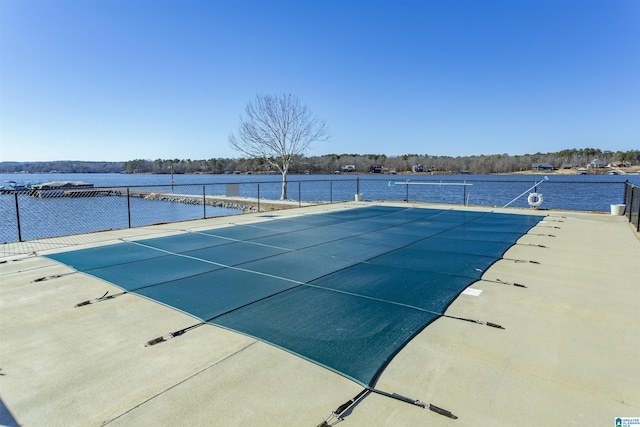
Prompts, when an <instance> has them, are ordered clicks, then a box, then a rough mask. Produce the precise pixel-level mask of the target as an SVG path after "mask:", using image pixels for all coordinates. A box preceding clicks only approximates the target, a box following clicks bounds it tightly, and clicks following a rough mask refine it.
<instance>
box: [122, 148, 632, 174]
mask: <svg viewBox="0 0 640 427" xmlns="http://www.w3.org/2000/svg"><path fill="white" fill-rule="evenodd" d="M595 159H600V160H601V161H602V162H603V163H604V164H626V165H629V166H637V165H640V150H631V151H616V152H613V151H606V150H605V151H603V150H599V149H595V148H584V149H569V150H562V151H559V152H557V153H536V154H525V155H521V156H511V155H508V154H492V155H478V156H466V157H450V156H430V155H428V154H424V155H422V154H405V155H402V156H386V155H384V154H326V155H322V156H309V157H301V158H300V159H298V162H297V163H296V164H295V165H292V166H291V173H307V172H308V173H314V174H332V173H334V172H336V171H340V172H342V171H344V170H346V169H347V168H346V167H347V166H349V165H352V166H354V168H353V172H357V173H366V172H370V171H371V170H373V169H374V168H375V169H376V170H381V171H384V172H391V171H395V172H397V173H404V172H410V171H412V168H413V166H415V165H423V166H424V167H425V169H424V170H425V171H431V172H434V173H456V174H457V173H464V172H468V173H472V174H491V173H512V172H524V171H530V170H532V166H533V165H534V164H536V163H549V164H551V165H552V166H553V167H555V168H557V169H560V168H562V167H563V166H565V167H568V166H570V167H572V168H579V167H586V166H587V165H588V164H589V163H590V162H592V161H593V160H595ZM377 167H380V168H377ZM171 168H173V172H174V173H178V174H182V173H234V172H241V173H246V172H252V173H267V172H270V171H271V172H275V171H274V170H273V168H272V166H271V165H270V164H269V163H268V162H266V161H264V160H262V159H256V158H249V159H247V158H238V159H223V158H214V159H209V160H190V159H187V160H180V159H174V160H162V159H157V160H154V161H150V160H141V159H138V160H131V161H128V162H124V165H123V170H124V171H125V172H126V173H171ZM348 169H351V168H348Z"/></svg>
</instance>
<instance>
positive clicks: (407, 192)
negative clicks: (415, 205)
mask: <svg viewBox="0 0 640 427" xmlns="http://www.w3.org/2000/svg"><path fill="white" fill-rule="evenodd" d="M406 182H407V185H405V190H404V191H405V193H404V194H405V196H404V201H405V202H407V203H409V180H407V181H406Z"/></svg>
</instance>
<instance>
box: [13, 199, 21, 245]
mask: <svg viewBox="0 0 640 427" xmlns="http://www.w3.org/2000/svg"><path fill="white" fill-rule="evenodd" d="M13 195H14V197H15V199H16V222H17V223H18V242H22V230H21V229H20V207H19V206H18V192H17V191H16V192H14V193H13Z"/></svg>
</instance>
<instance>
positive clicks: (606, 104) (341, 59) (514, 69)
mask: <svg viewBox="0 0 640 427" xmlns="http://www.w3.org/2000/svg"><path fill="white" fill-rule="evenodd" d="M256 93H263V94H277V93H292V94H295V95H297V96H298V97H299V98H300V99H301V100H302V102H304V103H305V104H307V106H308V107H309V108H310V109H311V110H312V111H313V112H314V113H316V115H318V116H319V117H321V118H323V119H324V120H326V122H327V124H328V125H329V128H330V130H331V134H332V138H331V140H330V141H328V142H322V143H318V144H315V145H314V146H313V147H312V149H311V150H310V151H309V152H308V154H309V155H321V154H330V153H336V154H341V153H358V154H366V153H376V154H387V155H401V154H409V153H416V154H429V155H449V156H466V155H479V154H498V153H508V154H511V155H518V154H527V153H536V152H552V151H559V150H562V149H565V148H584V147H594V148H601V149H603V150H611V151H618V150H621V151H628V150H634V149H640V1H639V0H417V1H409V0H395V1H358V0H351V1H350V0H322V1H321V0H298V1H278V0H269V1H246V0H228V1H227V0H210V1H196V0H184V1H178V0H170V1H163V0H154V1H150V0H110V1H107V0H0V161H9V160H13V161H44V160H67V159H69V160H96V161H98V160H106V161H119V160H131V159H136V158H143V159H157V158H163V159H169V158H179V159H208V158H213V157H241V155H240V153H238V152H235V151H233V150H232V149H231V148H230V147H229V144H228V142H227V138H228V136H229V134H230V133H231V132H235V130H236V129H237V126H238V122H239V116H240V115H241V114H242V112H243V110H244V107H245V105H246V104H247V102H249V101H251V100H252V99H253V98H255V95H256Z"/></svg>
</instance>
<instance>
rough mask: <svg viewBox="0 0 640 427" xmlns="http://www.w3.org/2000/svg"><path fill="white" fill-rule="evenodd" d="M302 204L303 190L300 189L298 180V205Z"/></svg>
mask: <svg viewBox="0 0 640 427" xmlns="http://www.w3.org/2000/svg"><path fill="white" fill-rule="evenodd" d="M301 206H302V190H301V189H300V181H298V207H301Z"/></svg>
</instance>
